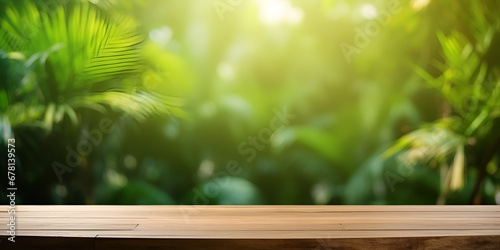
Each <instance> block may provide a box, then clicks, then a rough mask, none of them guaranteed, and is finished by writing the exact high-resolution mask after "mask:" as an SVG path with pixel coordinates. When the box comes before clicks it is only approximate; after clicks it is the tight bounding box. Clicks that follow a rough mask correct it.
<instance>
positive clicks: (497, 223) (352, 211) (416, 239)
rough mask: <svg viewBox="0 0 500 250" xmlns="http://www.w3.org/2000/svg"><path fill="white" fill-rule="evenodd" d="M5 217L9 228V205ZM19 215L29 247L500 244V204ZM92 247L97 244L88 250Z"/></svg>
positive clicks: (20, 232)
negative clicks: (39, 244) (73, 244)
mask: <svg viewBox="0 0 500 250" xmlns="http://www.w3.org/2000/svg"><path fill="white" fill-rule="evenodd" d="M0 211H3V212H0V218H1V220H4V221H5V222H7V221H8V220H7V218H8V216H9V214H8V213H7V212H6V211H7V206H0ZM16 211H17V212H16V236H17V237H16V238H17V239H18V240H25V241H26V242H25V243H23V244H34V243H32V242H33V241H39V242H42V243H43V242H55V241H60V242H61V244H62V245H64V244H65V242H66V243H68V242H70V241H68V239H75V242H78V241H79V240H80V239H88V241H82V242H85V243H82V247H83V248H82V249H117V248H123V244H122V243H124V242H129V243H130V244H132V245H131V246H132V249H133V248H134V247H133V246H136V247H137V249H144V248H149V247H148V246H150V247H151V248H152V249H154V248H158V249H170V248H172V249H177V248H190V246H192V247H196V246H210V247H208V248H213V249H222V248H224V249H230V248H233V247H230V246H234V248H235V247H238V248H241V247H243V249H245V248H244V246H249V245H252V244H253V246H261V245H260V244H261V243H260V242H263V241H264V242H267V244H264V245H262V247H263V249H274V248H271V247H269V248H266V247H267V246H275V247H278V248H279V247H292V246H298V247H299V248H302V247H304V248H307V247H312V248H315V247H317V246H320V247H321V244H320V242H333V243H332V244H333V246H341V247H348V248H353V249H359V247H358V246H363V248H364V247H370V248H379V249H380V248H399V247H398V246H405V247H403V248H407V247H413V246H415V248H430V249H432V248H433V247H434V246H441V247H438V248H446V247H451V248H456V247H457V246H458V245H456V244H457V243H458V242H462V243H461V244H464V245H470V246H475V247H476V246H483V247H485V248H488V247H490V246H498V244H499V238H500V206H18V207H16ZM6 224H7V223H1V224H0V235H3V237H2V242H4V243H0V244H5V242H6V240H5V239H6V237H5V236H6V235H7V225H6ZM61 239H64V240H61ZM90 240H91V241H90ZM16 241H17V240H16ZM89 242H92V244H93V245H92V247H90V248H86V247H88V243H89ZM355 242H364V243H363V244H364V245H363V244H361V245H356V244H354V243H355ZM43 244H45V243H43ZM46 244H53V245H51V246H53V248H51V247H44V248H46V249H58V247H59V246H58V245H54V244H55V243H46ZM86 244H87V245H86ZM141 244H143V245H142V246H143V247H144V248H141ZM196 244H200V245H196ZM318 244H319V245H318ZM21 246H22V244H21ZM30 246H32V245H26V248H24V249H29V247H30ZM33 246H34V245H33ZM44 246H45V245H44ZM377 246H378V247H377ZM453 246H454V247H453ZM127 248H128V246H127ZM2 249H3V248H2ZM8 249H10V248H8ZM19 249H23V248H19ZM77 249H78V248H77Z"/></svg>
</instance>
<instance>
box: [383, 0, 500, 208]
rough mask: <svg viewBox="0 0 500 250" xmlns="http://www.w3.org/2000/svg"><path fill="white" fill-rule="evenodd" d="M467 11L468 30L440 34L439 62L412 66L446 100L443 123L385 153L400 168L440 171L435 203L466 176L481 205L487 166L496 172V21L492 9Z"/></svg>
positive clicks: (499, 126)
mask: <svg viewBox="0 0 500 250" xmlns="http://www.w3.org/2000/svg"><path fill="white" fill-rule="evenodd" d="M467 6H468V8H466V7H464V8H463V9H464V10H466V11H465V12H466V14H467V15H465V16H466V17H468V18H464V23H466V24H467V26H465V28H464V29H462V30H461V31H458V30H454V31H452V32H449V33H448V34H445V33H444V32H438V34H437V37H438V39H439V43H440V45H441V48H442V54H441V55H440V57H438V58H435V60H434V62H433V63H432V66H431V67H427V68H422V67H419V66H415V71H416V73H417V74H419V75H420V76H421V77H422V78H423V79H424V80H425V81H426V82H427V83H428V84H429V85H430V86H431V87H433V88H434V89H436V90H438V91H439V92H440V93H441V95H442V96H443V98H444V99H445V100H446V103H445V104H444V105H443V118H442V119H440V120H438V121H436V122H434V123H431V124H426V125H424V126H422V128H420V129H418V130H415V131H413V132H411V133H409V134H407V135H405V136H403V137H402V138H401V139H400V140H399V141H398V143H397V144H396V145H394V146H393V147H392V148H391V149H389V150H388V151H387V152H386V153H385V155H386V156H390V155H393V154H395V153H396V152H398V151H401V150H402V151H403V153H402V154H401V155H400V156H399V159H400V162H401V163H402V164H406V165H411V166H415V165H417V164H419V163H423V164H428V165H430V166H432V167H436V166H439V167H440V173H441V175H442V176H441V195H440V197H439V198H438V201H437V203H438V204H444V203H445V202H446V197H447V195H448V194H449V192H450V191H457V190H460V189H462V188H463V187H464V184H465V181H466V179H467V176H466V175H467V173H471V174H474V175H475V176H476V180H475V184H474V185H473V188H472V190H471V202H475V203H478V202H480V200H479V198H480V196H479V194H478V192H479V191H480V190H479V189H480V186H481V183H482V182H483V180H484V178H485V176H486V173H487V166H488V165H495V166H494V168H496V164H497V163H496V160H495V158H494V156H495V154H498V152H499V149H500V133H499V131H500V121H499V117H500V80H499V79H500V69H499V67H498V66H499V64H498V58H496V57H494V56H493V54H494V53H495V52H496V48H498V46H499V45H500V39H499V38H500V22H499V21H498V20H496V19H494V18H493V19H491V18H490V17H491V15H492V13H497V12H495V11H496V10H495V9H490V10H489V11H486V10H485V7H486V6H485V5H483V4H482V3H479V2H470V3H468V4H467ZM466 155H467V156H468V157H466ZM467 167H473V168H475V169H476V170H477V172H473V171H467ZM493 172H494V171H493Z"/></svg>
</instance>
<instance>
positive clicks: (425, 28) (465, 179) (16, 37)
mask: <svg viewBox="0 0 500 250" xmlns="http://www.w3.org/2000/svg"><path fill="white" fill-rule="evenodd" d="M0 7H1V8H0V25H1V26H0V75H1V88H0V134H1V136H0V137H1V140H2V143H1V146H0V152H4V153H1V154H0V160H1V161H3V162H6V159H7V158H6V157H7V156H6V155H7V154H6V151H7V143H6V141H7V139H9V138H15V140H16V144H15V145H16V166H17V168H16V186H17V187H18V194H17V198H18V204H197V205H207V204H211V205H213V204H436V203H437V204H471V203H473V204H496V203H498V202H500V182H499V180H500V179H499V178H500V173H499V171H498V164H499V155H500V150H499V148H500V134H499V133H500V124H499V116H500V101H499V100H500V98H499V95H500V81H499V76H500V71H499V66H500V64H499V62H500V57H499V55H500V54H499V51H498V48H499V46H500V19H498V16H499V14H500V3H499V2H498V1H495V0H484V1H465V0H464V1H455V0H440V1H438V0H401V1H399V0H315V1H298V0H296V1H294V0H290V1H287V0H269V1H259V0H255V1H225V0H213V1H203V0H191V1H174V0H164V1H161V0H151V1H139V0H132V1H126V0H48V1H35V0H20V1H14V0H1V1H0ZM0 179H1V178H0ZM3 179H4V180H5V181H1V182H0V183H2V189H1V190H0V196H1V197H2V198H0V199H1V200H2V202H3V203H7V199H6V196H5V195H2V194H4V192H5V190H6V187H7V183H6V181H7V179H6V176H5V178H3Z"/></svg>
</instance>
